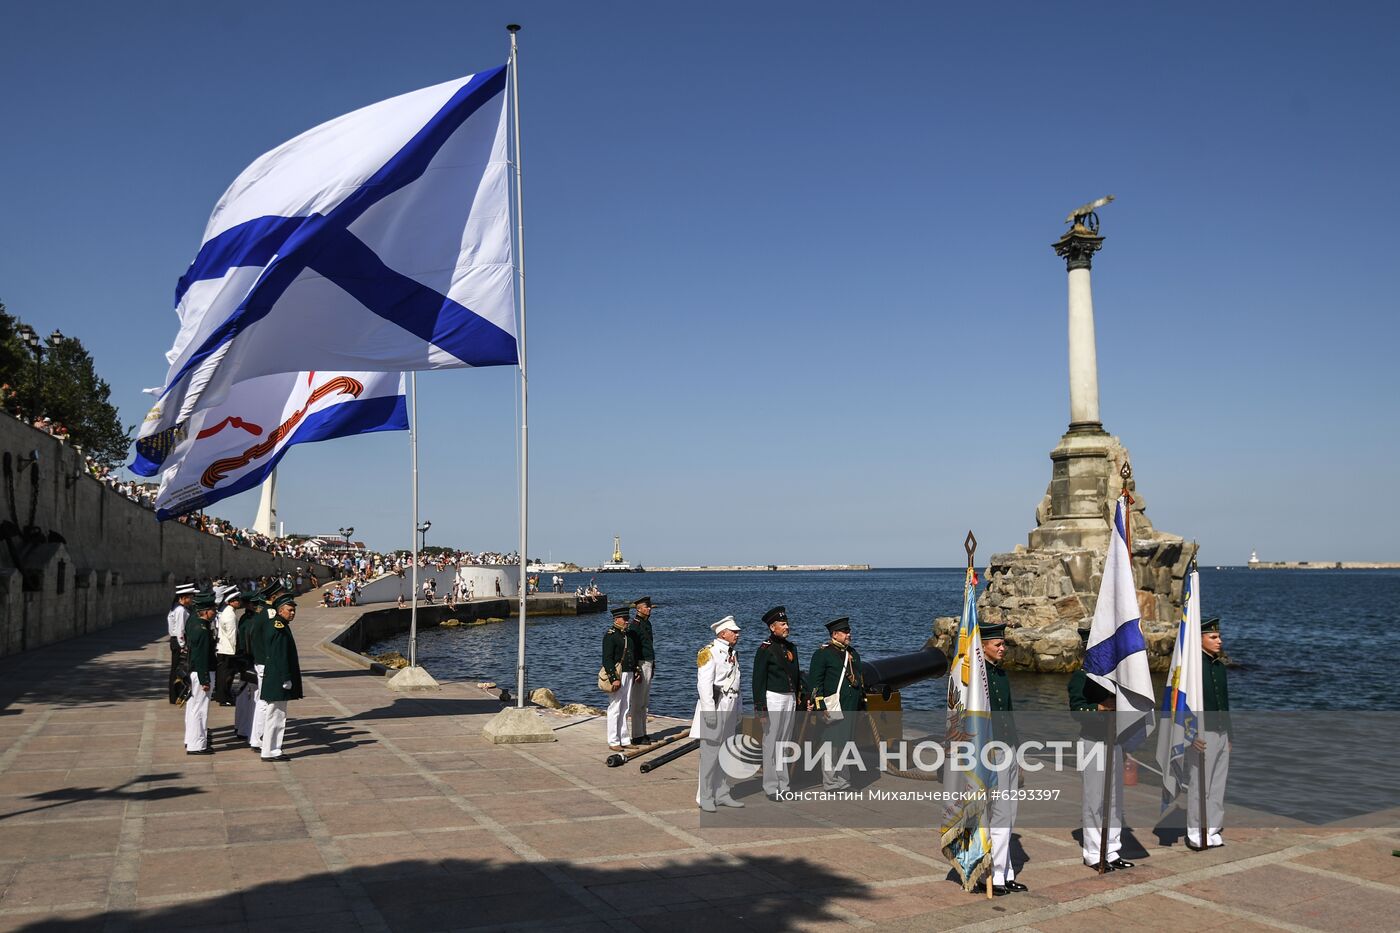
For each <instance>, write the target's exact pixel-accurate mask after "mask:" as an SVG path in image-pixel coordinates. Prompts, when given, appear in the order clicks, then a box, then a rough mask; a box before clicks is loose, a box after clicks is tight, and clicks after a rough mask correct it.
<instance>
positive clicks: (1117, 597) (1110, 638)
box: [1084, 497, 1156, 750]
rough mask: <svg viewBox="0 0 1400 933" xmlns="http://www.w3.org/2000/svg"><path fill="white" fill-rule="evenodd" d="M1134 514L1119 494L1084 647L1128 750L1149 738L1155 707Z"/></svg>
mask: <svg viewBox="0 0 1400 933" xmlns="http://www.w3.org/2000/svg"><path fill="white" fill-rule="evenodd" d="M1130 517H1131V516H1130V513H1129V509H1128V503H1127V502H1126V500H1125V499H1124V498H1122V497H1119V499H1118V504H1117V506H1116V507H1115V508H1114V512H1113V524H1112V525H1111V527H1110V528H1109V534H1108V556H1107V558H1106V559H1105V560H1104V567H1103V581H1102V582H1101V583H1100V584H1099V596H1098V601H1097V602H1096V603H1095V604H1094V621H1093V623H1092V624H1091V625H1090V627H1089V642H1088V644H1087V645H1085V648H1084V673H1085V674H1087V675H1088V676H1089V679H1090V680H1092V681H1094V682H1095V683H1096V684H1098V685H1099V686H1100V687H1103V688H1104V689H1105V690H1110V691H1112V692H1113V693H1114V694H1115V695H1116V708H1117V717H1116V718H1117V721H1118V724H1117V729H1118V740H1119V741H1120V742H1122V743H1123V745H1124V748H1125V749H1126V750H1131V749H1133V748H1134V747H1136V746H1137V745H1138V744H1140V743H1141V741H1142V739H1143V738H1145V737H1146V735H1147V732H1148V730H1149V729H1150V728H1151V725H1152V724H1151V717H1150V715H1148V714H1150V713H1151V711H1152V709H1153V707H1154V706H1155V705H1156V697H1155V696H1154V695H1153V694H1154V691H1153V689H1152V673H1151V671H1150V670H1149V668H1148V661H1147V640H1146V638H1145V637H1144V636H1143V632H1142V610H1141V609H1140V608H1139V606H1138V595H1137V586H1136V585H1135V584H1134V582H1133V562H1132V556H1131V555H1130V554H1129V552H1128V525H1127V523H1128V521H1129V520H1130Z"/></svg>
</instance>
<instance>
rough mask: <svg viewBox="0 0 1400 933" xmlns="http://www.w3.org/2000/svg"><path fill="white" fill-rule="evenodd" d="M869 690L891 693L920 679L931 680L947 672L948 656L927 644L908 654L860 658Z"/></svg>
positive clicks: (869, 691)
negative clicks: (867, 658) (923, 647)
mask: <svg viewBox="0 0 1400 933" xmlns="http://www.w3.org/2000/svg"><path fill="white" fill-rule="evenodd" d="M860 666H861V673H862V674H864V675H865V690H866V692H867V693H882V694H884V695H885V696H886V697H888V696H889V695H890V694H891V693H892V692H894V691H895V690H900V689H903V688H904V687H907V686H909V685H910V684H914V683H918V682H919V681H921V680H932V679H933V678H935V677H942V676H943V675H944V674H946V673H947V672H948V656H947V655H946V654H944V653H943V652H942V651H939V650H938V649H937V648H925V649H923V650H922V651H913V652H910V653H909V654H896V655H893V656H891V657H888V658H876V659H875V660H873V661H861V662H860Z"/></svg>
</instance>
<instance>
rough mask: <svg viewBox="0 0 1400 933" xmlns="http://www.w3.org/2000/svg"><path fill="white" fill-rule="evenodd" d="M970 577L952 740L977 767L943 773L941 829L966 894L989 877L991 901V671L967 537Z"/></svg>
mask: <svg viewBox="0 0 1400 933" xmlns="http://www.w3.org/2000/svg"><path fill="white" fill-rule="evenodd" d="M963 546H964V547H965V548H966V550H967V578H966V582H965V583H964V584H963V612H962V624H961V625H959V626H958V640H957V645H956V647H955V650H954V652H953V653H954V658H953V664H952V666H951V667H950V668H949V669H948V741H949V742H950V743H952V742H970V743H972V746H973V749H974V751H975V753H976V754H975V757H974V758H973V759H972V760H973V761H975V762H976V763H977V764H976V765H975V766H974V767H973V768H972V769H970V770H967V771H960V770H957V769H954V768H952V767H949V768H948V769H947V770H946V771H945V773H944V789H945V790H946V791H948V792H950V796H949V798H948V799H949V800H950V803H949V804H948V805H947V806H945V807H944V810H943V819H942V824H941V826H940V828H939V843H940V845H941V847H942V849H943V855H944V857H946V858H947V859H948V861H949V863H951V864H952V866H953V870H954V871H956V872H957V873H958V879H959V880H960V881H961V882H962V886H963V889H964V890H965V891H968V892H970V893H973V894H975V893H977V881H978V879H979V878H980V877H982V876H983V875H984V874H985V875H986V890H987V896H988V897H991V896H992V876H991V868H992V840H991V835H990V833H988V831H987V799H986V794H987V792H988V791H991V790H994V789H995V788H996V778H995V775H994V774H993V773H992V771H991V770H990V769H988V768H987V767H986V765H985V764H984V763H983V758H982V748H983V746H985V745H986V744H987V743H988V742H989V741H991V732H992V730H991V718H990V716H989V715H988V710H989V708H990V705H991V704H990V699H989V697H988V693H987V671H986V667H985V665H984V662H983V656H982V637H981V634H980V632H979V631H978V627H977V574H976V572H975V571H974V570H973V569H972V560H973V554H974V553H975V552H976V549H977V539H976V538H974V537H973V535H972V532H970V531H969V532H968V533H967V540H966V541H965V542H964V545H963Z"/></svg>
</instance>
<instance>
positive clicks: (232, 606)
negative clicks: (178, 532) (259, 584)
mask: <svg viewBox="0 0 1400 933" xmlns="http://www.w3.org/2000/svg"><path fill="white" fill-rule="evenodd" d="M215 596H216V598H217V599H218V601H219V602H220V603H222V604H223V608H222V609H220V610H219V615H218V618H217V621H216V622H215V624H214V635H215V639H214V655H215V660H216V661H217V670H216V672H215V675H214V698H215V699H216V700H218V702H219V705H220V706H232V705H233V696H232V695H231V694H230V693H229V687H230V686H231V685H232V683H233V678H234V676H235V670H234V662H233V657H234V655H235V654H236V653H237V651H238V616H239V613H241V612H242V611H243V594H242V593H240V592H239V591H238V587H237V586H234V585H233V584H229V585H227V586H223V587H220V588H219V589H218V590H216V591H215Z"/></svg>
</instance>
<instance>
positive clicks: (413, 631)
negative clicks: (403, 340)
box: [408, 371, 418, 667]
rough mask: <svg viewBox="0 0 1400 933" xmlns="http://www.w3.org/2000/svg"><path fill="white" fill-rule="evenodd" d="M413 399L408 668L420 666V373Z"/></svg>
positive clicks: (413, 380) (413, 376) (414, 378)
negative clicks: (411, 597) (411, 568)
mask: <svg viewBox="0 0 1400 933" xmlns="http://www.w3.org/2000/svg"><path fill="white" fill-rule="evenodd" d="M408 383H409V388H410V389H412V394H413V397H412V399H411V400H410V401H409V407H408V445H409V447H410V448H411V449H412V451H413V455H412V456H413V530H412V531H411V532H410V533H409V538H410V543H409V547H410V549H411V551H412V554H413V584H412V586H413V603H412V606H413V608H412V609H410V610H409V615H408V666H409V667H417V666H418V373H417V372H416V371H415V372H411V373H409V374H408Z"/></svg>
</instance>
